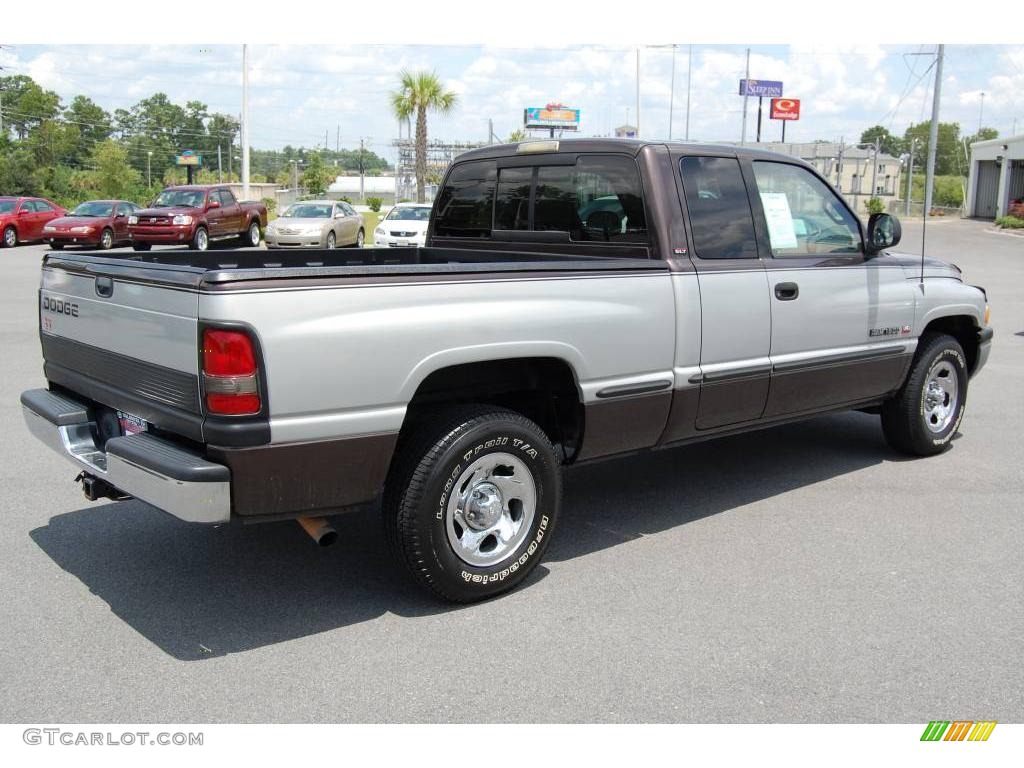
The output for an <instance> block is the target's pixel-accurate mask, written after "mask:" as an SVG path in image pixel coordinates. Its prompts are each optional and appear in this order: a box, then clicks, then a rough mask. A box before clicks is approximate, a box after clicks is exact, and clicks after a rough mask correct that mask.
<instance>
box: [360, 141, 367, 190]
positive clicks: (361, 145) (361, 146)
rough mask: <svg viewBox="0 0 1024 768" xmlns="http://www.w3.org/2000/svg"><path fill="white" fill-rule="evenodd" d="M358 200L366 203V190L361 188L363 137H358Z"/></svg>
mask: <svg viewBox="0 0 1024 768" xmlns="http://www.w3.org/2000/svg"><path fill="white" fill-rule="evenodd" d="M359 199H360V200H362V201H363V202H364V203H365V202H366V190H365V188H364V186H363V137H362V136H360V137H359Z"/></svg>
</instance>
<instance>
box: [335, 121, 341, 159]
mask: <svg viewBox="0 0 1024 768" xmlns="http://www.w3.org/2000/svg"><path fill="white" fill-rule="evenodd" d="M334 154H336V155H340V154H341V124H340V123H339V124H338V128H337V130H336V131H335V133H334Z"/></svg>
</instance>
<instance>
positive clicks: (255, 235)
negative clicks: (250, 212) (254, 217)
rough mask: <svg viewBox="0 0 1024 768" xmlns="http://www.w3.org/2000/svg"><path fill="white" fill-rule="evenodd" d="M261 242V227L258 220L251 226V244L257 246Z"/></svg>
mask: <svg viewBox="0 0 1024 768" xmlns="http://www.w3.org/2000/svg"><path fill="white" fill-rule="evenodd" d="M259 244H260V227H259V225H258V224H256V222H253V223H252V225H251V226H250V227H249V245H252V246H257V245H259Z"/></svg>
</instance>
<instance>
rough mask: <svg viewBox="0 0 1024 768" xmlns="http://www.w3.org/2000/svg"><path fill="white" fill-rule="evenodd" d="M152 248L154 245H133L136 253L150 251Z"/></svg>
mask: <svg viewBox="0 0 1024 768" xmlns="http://www.w3.org/2000/svg"><path fill="white" fill-rule="evenodd" d="M152 247H153V244H152V243H132V248H133V249H135V250H136V251H148V250H149V249H150V248H152Z"/></svg>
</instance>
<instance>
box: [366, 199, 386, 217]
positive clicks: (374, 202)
mask: <svg viewBox="0 0 1024 768" xmlns="http://www.w3.org/2000/svg"><path fill="white" fill-rule="evenodd" d="M383 202H384V201H383V200H381V199H380V198H379V197H368V198H366V204H367V205H368V206H370V210H371V211H373V212H374V213H378V212H379V211H380V206H381V203H383Z"/></svg>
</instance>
